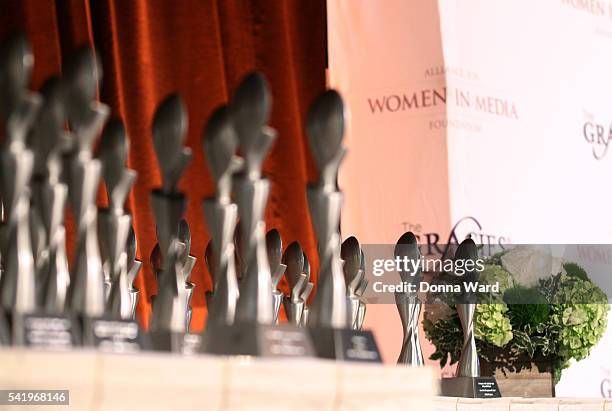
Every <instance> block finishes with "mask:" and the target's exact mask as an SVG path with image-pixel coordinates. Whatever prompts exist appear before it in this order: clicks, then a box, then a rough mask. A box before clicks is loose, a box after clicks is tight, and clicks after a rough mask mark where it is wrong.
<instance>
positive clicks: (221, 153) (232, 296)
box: [202, 106, 242, 326]
mask: <svg viewBox="0 0 612 411" xmlns="http://www.w3.org/2000/svg"><path fill="white" fill-rule="evenodd" d="M202 145H203V148H204V155H205V157H206V161H207V164H208V168H209V170H210V173H211V175H212V177H213V180H214V181H215V187H216V192H215V195H214V196H212V197H208V198H205V199H204V201H203V202H202V206H203V208H204V215H205V217H206V224H207V225H208V232H209V233H210V235H211V237H212V238H211V241H210V242H209V243H208V246H207V247H206V264H207V266H208V271H209V272H210V274H211V276H212V279H213V290H212V292H211V293H209V294H208V295H207V305H208V324H213V323H218V324H224V325H228V326H229V325H232V324H233V323H234V318H235V316H236V302H237V301H238V281H237V277H236V260H235V254H234V251H235V249H234V229H235V227H236V220H237V218H238V206H236V204H234V203H233V202H232V199H231V193H232V176H233V174H234V173H235V172H236V171H238V170H239V169H240V168H241V167H242V159H241V158H240V157H238V156H236V148H237V146H238V138H237V136H236V132H235V131H234V127H233V126H232V124H231V119H230V114H229V109H228V108H227V106H222V107H219V108H218V109H217V110H216V111H215V112H214V113H213V114H212V116H211V117H210V119H209V120H208V123H207V125H206V127H205V130H204V136H203V140H202Z"/></svg>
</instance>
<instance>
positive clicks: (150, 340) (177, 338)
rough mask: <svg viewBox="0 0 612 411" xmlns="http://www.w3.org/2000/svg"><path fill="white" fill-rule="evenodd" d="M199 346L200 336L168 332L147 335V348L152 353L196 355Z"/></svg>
mask: <svg viewBox="0 0 612 411" xmlns="http://www.w3.org/2000/svg"><path fill="white" fill-rule="evenodd" d="M201 345H202V336H201V335H200V334H191V333H176V332H169V331H150V332H149V333H148V334H147V348H148V349H150V350H153V351H161V352H172V353H180V354H186V355H191V354H196V353H198V352H199V351H200V346H201Z"/></svg>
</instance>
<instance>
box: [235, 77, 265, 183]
mask: <svg viewBox="0 0 612 411" xmlns="http://www.w3.org/2000/svg"><path fill="white" fill-rule="evenodd" d="M271 106H272V97H271V95H270V90H269V87H268V82H267V81H266V79H265V77H264V76H263V74H261V73H258V72H253V73H251V74H249V75H247V76H246V77H245V78H244V79H243V80H242V82H241V83H240V85H239V86H238V89H237V90H236V93H235V94H234V97H233V98H232V102H231V104H230V110H231V115H232V121H233V124H234V127H235V130H236V133H237V135H238V140H239V144H240V152H241V154H242V156H243V157H244V159H245V170H244V171H245V174H246V175H247V176H249V177H250V178H253V179H258V178H259V176H260V174H261V167H262V163H263V160H264V158H265V156H266V155H267V153H268V150H269V149H270V145H271V144H272V141H273V140H274V138H275V137H276V133H275V132H274V130H272V129H270V128H269V127H266V124H267V122H268V119H269V117H270V108H271Z"/></svg>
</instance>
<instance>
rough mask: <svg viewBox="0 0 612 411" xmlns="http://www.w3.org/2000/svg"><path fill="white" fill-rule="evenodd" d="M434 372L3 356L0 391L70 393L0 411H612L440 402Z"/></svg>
mask: <svg viewBox="0 0 612 411" xmlns="http://www.w3.org/2000/svg"><path fill="white" fill-rule="evenodd" d="M436 375H437V374H436V372H435V370H434V369H432V368H428V367H424V368H409V367H397V366H385V365H376V364H358V363H348V362H344V363H343V362H335V361H327V360H318V359H297V360H296V359H292V360H267V359H257V358H253V357H217V356H209V355H197V356H179V355H173V354H161V353H140V354H138V355H119V354H105V353H100V352H95V351H86V350H83V351H74V352H45V351H33V350H24V349H14V348H10V349H0V389H14V390H24V389H42V390H51V389H54V390H61V389H64V390H69V391H70V407H61V406H54V407H51V408H49V407H48V406H46V405H42V406H39V407H34V406H28V407H24V406H20V405H16V406H3V405H0V410H18V411H19V410H25V409H28V410H31V409H41V410H47V411H48V410H50V409H54V410H56V409H71V410H96V411H98V410H113V411H118V410H130V411H139V410H147V411H155V410H164V411H167V410H171V411H183V410H266V411H268V410H292V411H294V410H376V411H378V410H418V411H434V410H436V411H468V410H469V411H476V410H482V411H496V410H506V411H508V410H513V411H523V410H524V411H572V410H580V411H591V410H593V411H595V410H597V411H612V400H605V399H577V398H542V399H527V398H499V399H487V400H480V399H466V398H451V397H438V396H437V393H438V388H439V383H438V380H437V377H436Z"/></svg>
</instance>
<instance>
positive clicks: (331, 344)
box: [309, 328, 382, 363]
mask: <svg viewBox="0 0 612 411" xmlns="http://www.w3.org/2000/svg"><path fill="white" fill-rule="evenodd" d="M309 332H310V337H311V339H312V341H313V344H314V348H315V352H316V355H317V357H319V358H326V359H330V360H338V361H357V362H372V363H380V362H382V359H381V356H380V351H379V350H378V345H377V344H376V340H375V339H374V334H372V332H371V331H362V330H351V329H338V328H310V329H309Z"/></svg>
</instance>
